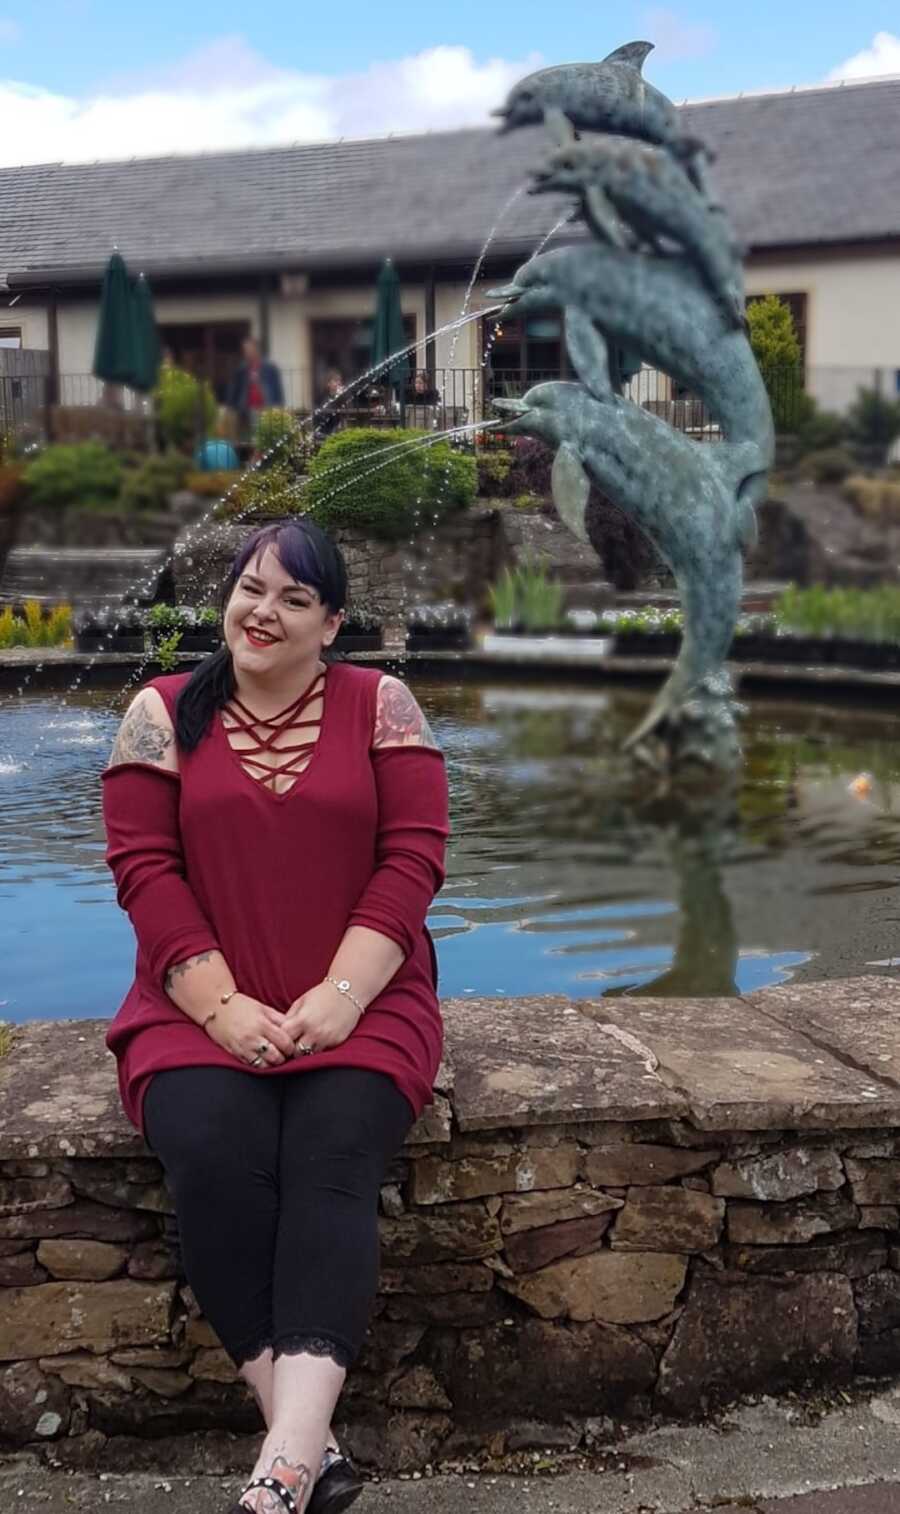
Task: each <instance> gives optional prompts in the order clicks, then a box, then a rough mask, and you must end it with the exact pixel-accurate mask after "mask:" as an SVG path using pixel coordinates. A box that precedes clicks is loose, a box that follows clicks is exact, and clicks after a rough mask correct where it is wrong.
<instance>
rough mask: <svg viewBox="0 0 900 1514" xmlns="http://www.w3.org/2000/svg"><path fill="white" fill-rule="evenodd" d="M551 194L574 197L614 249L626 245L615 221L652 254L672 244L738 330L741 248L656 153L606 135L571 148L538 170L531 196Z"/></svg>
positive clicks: (678, 169)
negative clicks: (652, 249)
mask: <svg viewBox="0 0 900 1514" xmlns="http://www.w3.org/2000/svg"><path fill="white" fill-rule="evenodd" d="M551 191H552V192H554V193H556V192H558V191H562V192H564V193H565V192H566V191H572V192H574V193H576V194H578V195H579V196H580V197H581V203H582V211H583V214H584V218H585V220H586V221H587V222H588V225H589V226H590V228H591V231H592V232H593V233H594V235H595V236H597V237H599V238H600V240H601V241H602V242H605V243H607V244H611V245H612V246H614V247H625V246H628V245H629V244H628V243H627V241H626V239H625V236H624V235H623V227H622V225H621V222H620V221H619V219H618V216H621V218H622V221H624V222H625V223H626V224H627V226H629V227H630V228H631V230H632V231H634V232H636V233H637V235H638V237H639V238H640V239H642V240H643V241H644V242H648V243H649V244H650V245H651V246H652V247H655V248H656V250H657V251H659V252H662V251H664V248H663V246H662V243H661V240H660V239H661V238H663V237H665V238H668V239H669V240H670V241H672V242H675V243H677V244H678V245H679V246H680V247H681V248H682V249H683V250H684V252H685V254H686V255H687V256H688V257H689V258H690V259H691V261H692V262H693V263H694V264H695V266H696V267H697V268H698V269H699V271H700V273H701V275H702V277H703V279H704V281H705V283H706V285H707V287H708V288H709V290H710V291H711V293H712V294H713V295H714V296H715V298H716V299H717V300H718V301H719V303H720V304H721V306H722V309H723V310H724V311H725V312H726V313H727V315H728V318H729V320H730V323H731V324H732V325H733V326H740V327H743V325H744V288H743V266H742V249H741V248H740V246H739V245H738V243H737V241H736V239H735V238H734V236H733V235H732V233H731V230H730V227H729V224H728V220H727V218H726V217H725V215H724V214H723V212H722V210H721V209H720V208H718V207H717V206H714V205H711V204H710V202H709V201H708V200H707V199H706V198H705V197H704V196H702V195H698V194H697V192H696V190H695V189H694V186H693V185H692V184H691V182H690V180H689V178H688V175H687V174H686V173H685V171H684V168H683V167H682V165H681V164H680V163H679V162H678V161H677V160H676V159H675V158H673V157H672V156H671V154H670V153H668V152H666V151H665V150H664V149H663V148H659V147H651V146H649V145H648V144H647V143H644V142H634V141H631V140H629V138H627V137H612V136H606V137H597V138H594V139H592V140H591V141H584V142H570V143H568V144H567V145H566V146H564V147H559V148H558V149H557V150H556V151H555V152H554V153H553V154H552V156H551V157H550V159H549V160H548V161H547V163H546V164H545V166H544V167H543V168H541V169H538V171H537V172H536V174H535V183H534V186H533V188H532V189H531V191H530V193H531V194H546V193H549V192H551ZM616 212H618V216H617V214H616Z"/></svg>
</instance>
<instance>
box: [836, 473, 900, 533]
mask: <svg viewBox="0 0 900 1514" xmlns="http://www.w3.org/2000/svg"><path fill="white" fill-rule="evenodd" d="M841 493H842V494H843V496H844V498H845V499H847V500H849V501H850V503H851V505H853V506H854V508H855V509H857V510H858V511H859V513H860V515H864V516H865V517H866V518H867V519H868V520H875V521H878V522H895V521H900V479H894V478H866V477H865V476H864V475H863V474H858V475H856V476H855V477H853V478H848V479H847V480H846V481H845V483H844V487H843V489H842V490H841Z"/></svg>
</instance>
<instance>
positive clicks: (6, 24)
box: [0, 16, 22, 45]
mask: <svg viewBox="0 0 900 1514" xmlns="http://www.w3.org/2000/svg"><path fill="white" fill-rule="evenodd" d="M21 37H22V28H21V26H20V25H19V23H18V21H14V20H13V19H12V17H11V16H0V43H4V44H6V45H11V44H12V43H13V42H19V41H20V40H21Z"/></svg>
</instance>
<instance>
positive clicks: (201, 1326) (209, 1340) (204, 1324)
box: [184, 1317, 222, 1350]
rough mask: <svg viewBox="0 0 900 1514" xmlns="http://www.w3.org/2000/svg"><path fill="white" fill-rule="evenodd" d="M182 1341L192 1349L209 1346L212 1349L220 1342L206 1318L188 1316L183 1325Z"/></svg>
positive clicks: (215, 1348) (218, 1345)
mask: <svg viewBox="0 0 900 1514" xmlns="http://www.w3.org/2000/svg"><path fill="white" fill-rule="evenodd" d="M184 1343H185V1345H186V1346H190V1347H191V1348H192V1349H196V1348H197V1347H200V1348H201V1349H204V1348H206V1347H209V1348H211V1349H212V1350H218V1348H219V1347H220V1346H221V1344H222V1342H221V1341H220V1340H219V1337H218V1336H217V1335H216V1332H215V1330H214V1329H213V1327H212V1325H211V1324H210V1323H209V1321H208V1320H205V1319H198V1318H194V1317H191V1318H189V1319H188V1321H187V1324H186V1325H185V1330H184Z"/></svg>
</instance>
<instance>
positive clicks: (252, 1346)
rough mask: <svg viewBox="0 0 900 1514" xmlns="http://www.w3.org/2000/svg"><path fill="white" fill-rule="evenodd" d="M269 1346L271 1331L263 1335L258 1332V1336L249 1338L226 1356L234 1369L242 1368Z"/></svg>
mask: <svg viewBox="0 0 900 1514" xmlns="http://www.w3.org/2000/svg"><path fill="white" fill-rule="evenodd" d="M271 1344H272V1331H271V1329H270V1330H267V1331H266V1332H265V1333H263V1332H262V1331H260V1333H259V1335H256V1336H251V1337H250V1339H249V1340H248V1341H245V1342H244V1344H243V1345H241V1346H238V1348H237V1350H236V1351H230V1352H229V1353H228V1354H229V1356H230V1357H231V1360H232V1361H233V1362H234V1365H235V1366H236V1367H243V1366H244V1365H245V1363H246V1362H252V1361H255V1360H256V1358H257V1357H258V1356H261V1355H262V1353H263V1352H264V1351H265V1350H266V1349H267V1347H269V1346H271Z"/></svg>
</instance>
